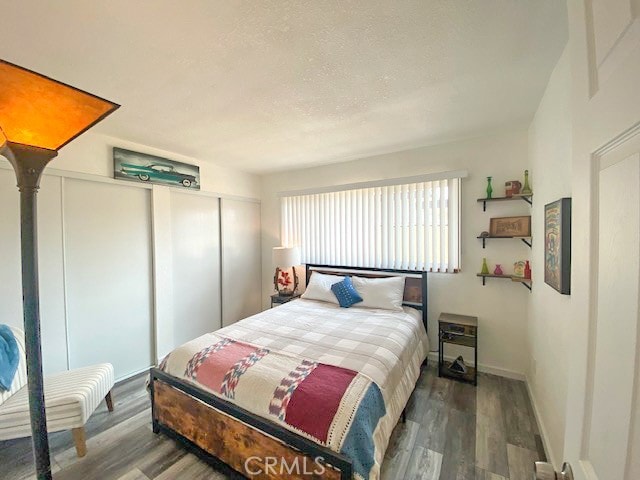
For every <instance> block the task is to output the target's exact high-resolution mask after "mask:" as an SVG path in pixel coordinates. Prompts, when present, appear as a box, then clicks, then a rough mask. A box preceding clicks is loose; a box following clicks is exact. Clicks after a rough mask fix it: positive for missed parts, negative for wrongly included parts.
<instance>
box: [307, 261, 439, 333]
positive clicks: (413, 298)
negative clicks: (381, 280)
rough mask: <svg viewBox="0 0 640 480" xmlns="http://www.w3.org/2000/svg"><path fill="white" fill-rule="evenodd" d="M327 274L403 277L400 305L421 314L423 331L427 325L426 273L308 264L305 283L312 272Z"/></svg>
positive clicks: (420, 271)
mask: <svg viewBox="0 0 640 480" xmlns="http://www.w3.org/2000/svg"><path fill="white" fill-rule="evenodd" d="M314 271H315V272H320V273H328V274H334V275H335V274H342V275H345V274H346V275H349V274H356V275H358V276H360V277H369V278H376V277H392V276H403V277H405V279H406V280H405V285H404V298H403V300H402V304H403V305H406V306H407V307H412V308H415V309H417V310H420V311H421V312H422V323H424V328H425V330H427V332H428V331H429V330H428V328H427V327H428V325H427V311H428V308H427V298H428V296H427V272H425V271H422V270H394V269H391V268H367V267H347V266H344V265H320V264H314V263H308V264H307V266H306V275H305V279H306V283H309V278H311V273H312V272H314Z"/></svg>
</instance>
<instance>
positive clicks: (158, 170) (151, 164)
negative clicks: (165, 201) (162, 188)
mask: <svg viewBox="0 0 640 480" xmlns="http://www.w3.org/2000/svg"><path fill="white" fill-rule="evenodd" d="M113 178H117V179H119V180H129V181H133V182H143V183H157V184H159V185H167V186H172V187H183V188H189V189H193V190H200V168H199V167H198V166H196V165H189V164H186V163H182V162H176V161H174V160H169V159H168V158H163V157H156V156H155V155H148V154H146V153H138V152H133V151H131V150H125V149H124V148H117V147H114V149H113Z"/></svg>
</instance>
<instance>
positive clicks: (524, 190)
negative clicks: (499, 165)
mask: <svg viewBox="0 0 640 480" xmlns="http://www.w3.org/2000/svg"><path fill="white" fill-rule="evenodd" d="M520 194H521V195H531V194H533V192H532V191H531V187H530V186H529V170H525V171H524V186H523V187H522V190H521V191H520Z"/></svg>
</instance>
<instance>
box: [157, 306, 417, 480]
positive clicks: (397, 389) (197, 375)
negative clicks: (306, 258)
mask: <svg viewBox="0 0 640 480" xmlns="http://www.w3.org/2000/svg"><path fill="white" fill-rule="evenodd" d="M318 303H320V302H310V301H307V300H299V301H294V302H290V303H289V304H286V305H283V306H281V307H277V308H274V309H271V310H268V311H266V312H263V313H261V314H258V315H256V316H254V317H249V318H248V319H246V320H243V321H241V322H238V323H236V324H234V325H232V326H230V327H227V328H224V329H222V330H218V331H217V332H215V333H210V334H206V335H203V336H202V337H199V338H197V339H195V340H193V341H191V342H188V343H186V344H185V345H183V346H181V347H179V348H177V349H176V350H174V351H173V352H171V353H170V354H169V355H168V356H167V357H165V359H164V360H163V362H162V363H161V365H160V368H161V369H162V370H164V371H165V372H167V373H169V374H170V375H173V376H175V377H179V378H182V379H184V380H187V381H189V382H191V383H193V384H195V385H197V386H199V387H200V388H202V389H204V390H206V391H209V392H211V393H213V394H214V395H216V396H218V397H220V398H222V399H224V400H227V401H229V402H232V403H234V404H236V405H238V406H240V407H242V408H244V409H246V410H248V411H250V412H252V413H254V414H256V415H259V416H261V417H263V418H265V419H267V420H270V421H272V422H274V423H277V424H279V425H281V426H283V427H284V428H287V429H289V430H291V431H293V432H295V433H297V434H299V435H301V436H304V437H306V438H308V439H310V440H312V441H314V442H316V443H318V444H320V445H323V446H326V447H328V448H330V449H331V450H333V451H335V452H340V453H342V454H344V455H345V456H347V457H349V458H350V459H351V460H352V463H353V469H354V476H355V477H356V478H362V479H367V480H374V479H375V478H377V477H378V475H379V473H380V464H381V460H382V456H383V455H384V450H385V449H386V446H387V444H388V440H389V436H390V432H391V430H392V429H393V426H394V425H395V424H396V422H397V421H398V417H399V414H400V412H401V410H402V408H403V407H404V404H405V403H406V401H407V400H408V397H409V395H410V393H411V390H412V389H413V386H414V385H415V381H416V380H417V378H418V376H419V366H420V363H421V362H422V361H423V360H424V357H425V356H426V353H427V352H428V346H427V340H426V333H425V332H424V326H422V324H421V321H420V319H419V315H416V314H413V313H412V314H407V313H405V312H402V313H394V312H388V311H378V310H370V309H355V308H351V309H348V310H349V312H345V310H347V309H339V310H338V309H334V308H333V307H327V306H325V305H327V304H322V305H318ZM310 312H313V315H314V318H315V315H317V314H319V313H322V316H323V318H324V321H323V322H322V323H317V322H314V323H316V325H315V327H314V328H310V326H309V325H307V322H308V320H309V314H310ZM296 313H297V315H296ZM338 326H340V335H339V337H338V336H334V332H335V333H336V334H337V333H338V332H337V327H338ZM297 330H300V331H299V332H297ZM283 336H284V338H283ZM294 339H295V340H294ZM325 341H326V345H325ZM281 342H283V343H281Z"/></svg>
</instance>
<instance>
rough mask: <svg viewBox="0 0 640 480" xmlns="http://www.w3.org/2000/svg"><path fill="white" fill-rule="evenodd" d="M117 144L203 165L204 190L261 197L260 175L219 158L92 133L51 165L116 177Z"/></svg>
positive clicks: (201, 166)
mask: <svg viewBox="0 0 640 480" xmlns="http://www.w3.org/2000/svg"><path fill="white" fill-rule="evenodd" d="M113 147H121V148H126V149H129V150H134V151H136V152H142V153H148V154H150V155H158V156H161V157H166V158H169V159H171V160H176V161H179V162H184V163H189V164H192V165H199V166H200V184H201V188H202V191H204V192H211V193H219V194H223V195H231V196H240V197H249V198H260V178H259V177H258V176H256V175H252V174H250V173H245V172H241V171H240V170H236V169H234V168H229V167H225V166H222V165H218V164H216V163H215V161H206V162H204V161H202V160H199V159H196V158H191V157H185V156H184V155H178V154H176V153H172V152H167V151H165V150H159V149H157V148H153V147H149V146H146V145H139V144H137V143H133V142H128V141H126V140H122V139H119V138H114V137H109V136H107V135H101V134H96V133H90V132H89V133H85V134H84V135H82V136H80V137H78V138H77V139H75V140H74V141H73V142H71V143H70V144H69V145H67V146H66V147H64V148H63V149H62V150H60V153H59V155H58V156H57V157H56V158H55V159H54V160H53V162H52V163H51V168H55V169H57V170H68V171H72V172H81V173H89V174H93V175H98V176H101V177H108V178H113V156H112V148H113Z"/></svg>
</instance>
